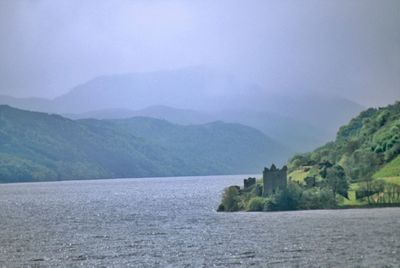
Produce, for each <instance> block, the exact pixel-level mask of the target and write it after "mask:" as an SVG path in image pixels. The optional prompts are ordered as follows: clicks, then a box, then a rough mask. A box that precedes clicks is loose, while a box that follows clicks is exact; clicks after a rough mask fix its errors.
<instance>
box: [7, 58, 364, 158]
mask: <svg viewBox="0 0 400 268" xmlns="http://www.w3.org/2000/svg"><path fill="white" fill-rule="evenodd" d="M0 103H2V104H8V105H12V106H14V107H18V108H21V109H27V110H32V111H42V112H51V113H62V114H65V115H66V116H67V117H70V118H73V119H78V118H97V119H110V118H112V119H117V118H129V117H134V116H148V117H153V118H158V119H165V120H168V121H171V122H174V123H179V124H198V123H207V122H212V121H216V120H223V121H226V122H232V123H241V124H244V125H248V126H251V127H255V128H257V129H259V130H261V131H263V132H264V133H265V134H267V135H269V136H271V137H273V138H274V139H276V140H278V141H279V142H281V143H282V144H287V145H288V146H289V147H291V148H292V149H293V150H294V151H299V152H301V151H307V150H310V149H314V148H316V147H317V146H319V145H322V144H323V143H324V142H326V141H327V140H331V139H333V138H334V137H335V134H336V129H337V128H338V127H339V126H340V125H342V124H343V123H344V122H346V121H348V120H349V119H350V118H351V117H353V116H355V115H356V114H357V113H358V112H360V111H361V110H362V109H363V107H362V106H361V105H359V104H357V103H355V102H352V101H350V100H347V99H344V98H340V97H335V96H324V95H321V94H317V93H315V94H311V93H308V94H307V95H302V94H300V93H299V94H297V95H295V94H292V95H277V94H269V93H268V91H266V90H264V89H262V88H261V87H260V86H258V85H256V84H252V83H250V82H247V81H243V80H240V79H238V78H236V77H235V76H233V75H230V74H226V73H223V72H220V71H216V70H213V69H212V68H207V67H204V66H195V67H188V68H182V69H177V70H164V71H158V72H148V73H130V74H120V75H109V76H100V77H97V78H94V79H92V80H89V81H88V82H86V83H83V84H81V85H78V86H76V87H74V88H73V89H72V90H71V91H69V92H68V93H67V94H64V95H61V96H59V97H57V98H55V99H52V100H46V99H40V98H26V99H18V98H12V97H7V96H2V97H0Z"/></svg>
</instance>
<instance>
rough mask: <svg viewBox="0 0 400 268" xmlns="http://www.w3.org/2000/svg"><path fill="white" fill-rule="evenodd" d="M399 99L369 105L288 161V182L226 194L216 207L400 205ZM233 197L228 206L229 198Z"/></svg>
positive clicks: (267, 207)
mask: <svg viewBox="0 0 400 268" xmlns="http://www.w3.org/2000/svg"><path fill="white" fill-rule="evenodd" d="M399 155H400V102H396V103H395V104H393V105H389V106H387V107H384V108H378V109H374V108H370V109H368V110H366V111H364V112H362V113H361V114H360V115H359V116H357V117H356V118H354V119H352V120H351V121H350V123H349V124H347V125H345V126H343V127H341V128H340V129H339V131H338V133H337V137H336V140H335V141H333V142H329V143H328V144H326V145H324V146H322V147H320V148H318V149H316V150H315V151H313V152H310V153H306V154H299V155H295V156H294V157H293V158H292V159H291V160H290V161H289V163H288V168H289V174H288V186H287V188H286V189H277V190H276V192H275V193H273V194H270V195H265V194H264V195H263V194H262V193H260V191H259V190H257V189H259V188H261V189H262V186H254V188H249V189H242V188H238V187H236V191H235V190H234V189H230V190H228V189H229V188H227V189H226V190H225V192H224V195H223V199H222V204H221V206H220V210H223V211H235V210H248V211H253V210H257V211H259V210H288V209H315V208H340V207H362V206H390V205H396V206H397V205H399V204H400V156H399ZM233 199H234V200H237V202H236V204H235V205H233V206H232V204H231V203H230V202H227V201H230V200H233Z"/></svg>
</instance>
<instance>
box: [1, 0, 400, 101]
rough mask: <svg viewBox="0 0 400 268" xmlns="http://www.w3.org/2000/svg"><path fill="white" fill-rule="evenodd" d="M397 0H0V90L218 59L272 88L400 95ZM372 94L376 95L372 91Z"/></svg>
mask: <svg viewBox="0 0 400 268" xmlns="http://www.w3.org/2000/svg"><path fill="white" fill-rule="evenodd" d="M399 10H400V2H398V1H383V2H377V1H369V0H367V1H128V0H119V1H50V0H46V1H29V0H25V1H1V2H0V12H1V13H0V39H1V40H2V42H0V58H1V61H0V93H4V94H12V95H19V96H27V95H35V96H52V97H54V96H57V95H59V94H61V93H63V92H65V91H67V90H68V89H69V88H70V87H72V86H74V85H75V84H77V83H80V82H83V81H85V80H87V79H90V78H92V77H94V76H97V75H101V74H113V73H120V72H135V71H149V70H157V69H165V68H167V69H173V68H179V67H183V66H187V65H197V64H206V65H216V66H219V67H220V68H222V69H225V70H226V71H228V72H231V73H234V74H237V75H239V76H243V77H246V78H247V79H249V80H253V81H256V82H258V83H259V84H261V85H262V86H263V87H264V88H265V90H268V91H274V92H282V91H285V92H288V93H295V92H297V93H298V92H303V91H304V92H306V91H319V92H328V93H329V94H336V95H342V96H345V97H348V98H351V99H353V100H356V101H359V102H361V103H365V104H367V105H375V104H383V103H387V102H392V101H391V100H394V99H396V98H400V93H399V92H400V90H399V87H400V78H399V75H398V74H399V73H400V32H399V31H400V30H399V28H400V27H398V26H399V25H400V17H399V16H398V14H399ZM377 98H378V99H377Z"/></svg>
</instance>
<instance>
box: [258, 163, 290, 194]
mask: <svg viewBox="0 0 400 268" xmlns="http://www.w3.org/2000/svg"><path fill="white" fill-rule="evenodd" d="M286 176H287V167H286V166H283V168H282V169H278V168H276V166H275V165H274V164H272V165H271V168H269V169H268V168H264V172H263V184H264V186H263V196H267V195H269V194H272V193H274V192H275V191H276V190H277V189H278V188H279V189H285V188H286V186H287V179H286Z"/></svg>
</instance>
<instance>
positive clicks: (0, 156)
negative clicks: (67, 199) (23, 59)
mask: <svg viewBox="0 0 400 268" xmlns="http://www.w3.org/2000/svg"><path fill="white" fill-rule="evenodd" d="M289 154H290V152H289V151H288V150H287V149H286V148H284V147H283V146H281V145H279V144H278V143H276V142H274V141H273V140H272V139H270V138H268V137H267V136H265V135H264V134H263V133H262V132H260V131H258V130H256V129H253V128H250V127H246V126H243V125H239V124H226V123H223V122H214V123H208V124H203V125H192V126H183V125H177V124H172V123H169V122H167V121H165V120H159V119H151V118H146V117H135V118H130V119H119V120H95V119H85V120H71V119H67V118H64V117H62V116H59V115H56V114H46V113H39V112H29V111H24V110H20V109H15V108H12V107H10V106H5V105H0V182H18V181H46V180H65V179H96V178H116V177H152V176H182V175H212V174H239V173H253V172H257V170H259V169H260V168H262V167H263V166H264V165H265V164H266V163H268V162H278V163H279V162H283V161H285V159H287V157H288V155H289Z"/></svg>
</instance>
